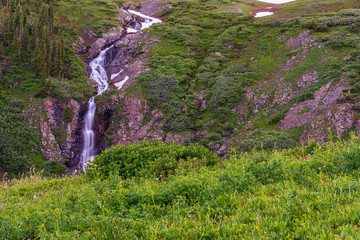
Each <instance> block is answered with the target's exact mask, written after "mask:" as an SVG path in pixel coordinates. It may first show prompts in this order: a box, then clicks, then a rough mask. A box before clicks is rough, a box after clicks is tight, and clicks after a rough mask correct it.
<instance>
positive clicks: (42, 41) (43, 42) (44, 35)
mask: <svg viewBox="0 0 360 240" xmlns="http://www.w3.org/2000/svg"><path fill="white" fill-rule="evenodd" d="M45 45H48V30H47V27H46V26H44V27H43V29H42V32H41V38H40V45H39V46H40V49H41V48H43V47H44V46H45Z"/></svg>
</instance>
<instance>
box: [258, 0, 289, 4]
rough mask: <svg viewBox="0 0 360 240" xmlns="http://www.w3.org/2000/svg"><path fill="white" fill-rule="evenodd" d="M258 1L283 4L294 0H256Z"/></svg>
mask: <svg viewBox="0 0 360 240" xmlns="http://www.w3.org/2000/svg"><path fill="white" fill-rule="evenodd" d="M258 1H260V2H266V3H273V4H283V3H288V2H293V1H295V0H258Z"/></svg>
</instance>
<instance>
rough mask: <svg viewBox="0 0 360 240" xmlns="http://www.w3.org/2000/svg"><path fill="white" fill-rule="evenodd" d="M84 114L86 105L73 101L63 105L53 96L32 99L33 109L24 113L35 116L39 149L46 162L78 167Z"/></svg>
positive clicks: (32, 123) (33, 123) (34, 123)
mask: <svg viewBox="0 0 360 240" xmlns="http://www.w3.org/2000/svg"><path fill="white" fill-rule="evenodd" d="M39 101H41V102H39ZM84 112H85V111H84V106H81V105H80V104H79V103H77V102H76V101H74V100H70V101H69V102H67V103H61V102H59V101H57V100H55V99H53V98H50V97H47V98H44V99H42V100H38V99H31V101H30V110H27V111H24V114H26V115H31V116H34V117H33V119H32V120H31V125H32V126H34V127H36V128H38V129H39V131H40V133H41V143H42V144H41V146H40V148H41V151H42V153H43V155H44V157H45V158H46V159H47V160H49V161H58V162H60V163H63V164H67V165H68V166H70V167H73V166H76V165H77V161H78V160H77V158H79V154H80V153H81V150H82V137H81V129H82V122H81V121H80V119H82V117H83V115H84ZM42 113H44V114H45V116H46V117H44V114H42Z"/></svg>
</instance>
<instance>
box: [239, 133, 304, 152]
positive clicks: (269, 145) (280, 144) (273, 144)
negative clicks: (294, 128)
mask: <svg viewBox="0 0 360 240" xmlns="http://www.w3.org/2000/svg"><path fill="white" fill-rule="evenodd" d="M297 144H298V143H297V142H296V141H295V140H294V139H292V138H291V136H290V135H289V134H287V133H283V132H276V131H256V132H253V133H251V134H249V135H248V136H247V137H246V138H245V139H244V140H243V141H241V142H240V144H239V146H238V150H240V151H250V150H253V149H257V150H259V149H273V148H276V149H285V148H292V147H295V146H296V145H297Z"/></svg>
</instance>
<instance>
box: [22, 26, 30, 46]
mask: <svg viewBox="0 0 360 240" xmlns="http://www.w3.org/2000/svg"><path fill="white" fill-rule="evenodd" d="M29 42H30V33H29V24H28V23H26V24H25V27H24V32H23V38H22V45H23V47H24V48H26V49H27V48H28V47H29Z"/></svg>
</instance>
